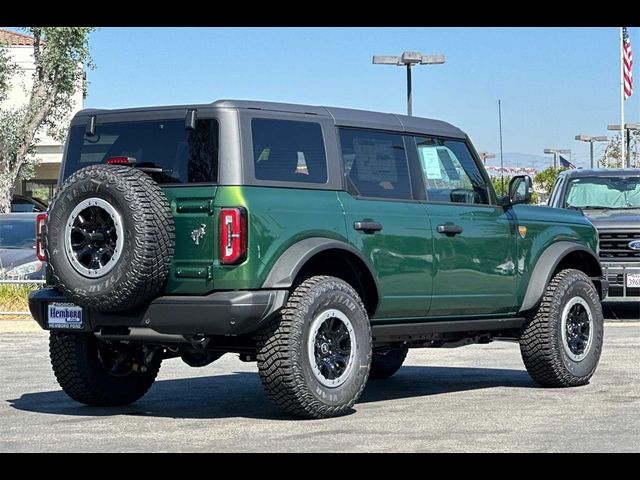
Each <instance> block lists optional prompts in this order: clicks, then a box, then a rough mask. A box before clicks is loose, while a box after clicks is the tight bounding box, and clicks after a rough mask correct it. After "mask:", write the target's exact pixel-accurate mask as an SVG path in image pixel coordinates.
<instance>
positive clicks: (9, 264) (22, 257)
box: [0, 248, 38, 271]
mask: <svg viewBox="0 0 640 480" xmlns="http://www.w3.org/2000/svg"><path fill="white" fill-rule="evenodd" d="M36 260H38V257H36V250H35V248H0V270H4V271H8V270H11V269H12V268H15V267H18V266H20V265H22V264H24V263H29V262H35V261H36Z"/></svg>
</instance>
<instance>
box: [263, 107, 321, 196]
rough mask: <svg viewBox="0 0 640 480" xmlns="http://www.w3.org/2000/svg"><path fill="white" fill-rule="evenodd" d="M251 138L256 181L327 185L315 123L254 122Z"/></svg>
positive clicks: (316, 124) (319, 128) (264, 119)
mask: <svg viewBox="0 0 640 480" xmlns="http://www.w3.org/2000/svg"><path fill="white" fill-rule="evenodd" d="M251 134H252V138H253V164H254V171H255V177H256V178H257V179H258V180H275V181H278V182H304V183H326V182H327V156H326V154H325V150H324V138H323V136H322V128H321V127H320V124H319V123H314V122H298V121H292V120H273V119H267V118H254V119H253V120H251Z"/></svg>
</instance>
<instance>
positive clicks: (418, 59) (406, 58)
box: [373, 52, 445, 116]
mask: <svg viewBox="0 0 640 480" xmlns="http://www.w3.org/2000/svg"><path fill="white" fill-rule="evenodd" d="M444 62H445V58H444V55H422V54H421V53H420V52H403V53H402V55H400V56H393V55H374V56H373V64H374V65H396V66H400V67H402V66H406V67H407V115H409V116H411V115H412V114H413V101H412V85H411V67H412V66H414V65H438V64H442V63H444Z"/></svg>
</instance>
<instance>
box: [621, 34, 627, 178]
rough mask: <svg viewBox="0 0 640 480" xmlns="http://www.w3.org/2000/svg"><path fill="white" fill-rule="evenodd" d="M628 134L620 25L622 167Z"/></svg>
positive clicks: (623, 166) (622, 43)
mask: <svg viewBox="0 0 640 480" xmlns="http://www.w3.org/2000/svg"><path fill="white" fill-rule="evenodd" d="M626 134H627V130H626V129H625V128H624V41H623V39H622V27H620V160H621V162H622V163H621V166H622V168H625V158H624V156H625V155H624V153H625V152H624V150H625V145H626V143H627V142H626V136H627V135H626Z"/></svg>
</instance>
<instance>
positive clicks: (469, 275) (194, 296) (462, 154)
mask: <svg viewBox="0 0 640 480" xmlns="http://www.w3.org/2000/svg"><path fill="white" fill-rule="evenodd" d="M531 191H532V189H531V180H530V178H529V177H526V176H520V177H516V178H514V179H513V180H512V182H511V184H510V185H509V195H508V196H506V197H505V198H497V197H496V194H495V192H494V189H493V187H492V184H491V181H490V180H489V177H488V176H487V173H486V171H485V170H484V168H483V166H482V162H481V161H480V160H479V157H478V154H477V152H476V151H475V149H474V148H473V146H472V144H471V142H470V141H469V138H468V137H467V135H466V134H465V133H464V132H462V131H461V130H459V129H458V128H456V127H454V126H452V125H450V124H448V123H445V122H441V121H437V120H428V119H423V118H416V117H406V116H402V115H393V114H386V113H376V112H368V111H359V110H348V109H342V108H329V107H318V106H306V105H289V104H280V103H268V102H252V101H228V100H223V101H217V102H215V103H212V104H205V105H186V106H180V107H177V106H168V107H157V108H137V109H123V110H84V111H81V112H79V113H78V114H77V115H76V116H75V117H74V118H73V120H72V122H71V126H70V131H69V138H68V140H67V144H66V147H65V152H64V162H63V167H62V173H61V175H60V188H59V190H58V192H57V194H56V196H55V198H54V199H53V200H52V202H51V204H50V207H49V210H48V213H47V214H46V215H45V214H42V215H41V216H40V217H39V218H38V222H37V235H38V244H37V251H38V255H39V256H40V257H41V258H42V259H46V260H47V262H48V266H47V282H48V288H44V289H41V290H39V291H36V292H34V293H32V294H31V295H30V298H29V306H30V308H31V312H32V314H33V316H34V318H35V319H36V321H37V322H38V323H39V324H40V326H41V327H42V328H43V329H46V330H49V331H50V353H51V363H52V365H53V371H54V372H55V375H56V378H57V379H58V382H59V383H60V385H61V386H62V389H63V390H64V391H65V392H66V393H67V394H68V395H69V396H70V397H71V398H73V399H74V400H76V401H78V402H81V403H84V404H87V405H102V406H110V405H124V404H128V403H131V402H134V401H136V400H137V399H139V398H140V397H141V396H142V395H144V394H145V392H146V391H147V390H148V389H149V388H150V387H151V384H152V383H153V381H154V379H155V378H156V375H157V374H158V370H159V369H160V363H161V362H162V361H163V360H165V359H168V358H172V357H180V358H182V360H183V361H184V362H186V363H187V364H188V365H190V366H193V367H201V366H204V365H207V364H209V363H211V362H214V361H215V360H217V359H218V358H220V357H221V356H222V355H224V354H225V353H229V352H233V353H237V354H239V355H240V358H241V359H242V360H244V361H257V365H258V371H259V375H260V378H261V380H262V383H263V385H264V388H265V390H266V392H267V395H268V396H269V398H270V399H271V400H272V401H273V402H274V403H275V404H276V405H277V406H278V407H280V408H281V409H283V410H284V411H285V412H287V413H289V414H293V415H297V416H302V417H315V418H318V417H330V416H336V415H341V414H344V413H346V412H348V411H349V410H350V409H351V408H352V406H353V405H354V403H355V402H356V400H357V399H358V397H359V396H360V394H361V393H362V390H363V389H364V386H365V384H366V382H367V380H368V379H369V378H374V379H382V378H385V377H389V376H391V375H393V374H394V373H395V372H396V371H397V370H398V369H399V368H400V366H401V365H402V362H403V361H404V359H405V357H406V355H407V350H408V349H409V348H415V347H453V346H462V345H467V344H471V343H488V342H491V341H492V340H507V341H516V342H519V343H520V348H521V351H522V357H523V360H524V364H525V366H526V368H527V370H528V372H529V373H530V374H531V376H532V377H533V379H534V380H535V381H536V382H538V383H539V384H541V385H544V386H551V387H567V386H577V385H584V384H586V383H587V382H588V381H589V379H590V378H591V376H592V375H593V373H594V371H595V369H596V366H597V364H598V360H599V357H600V352H601V349H602V338H603V316H602V309H601V305H600V302H601V300H602V298H603V297H604V296H605V295H606V294H607V283H606V281H603V279H602V270H601V267H600V264H599V262H598V253H597V249H598V237H597V234H596V230H595V228H594V227H593V226H592V225H591V223H590V222H589V221H588V220H587V219H586V218H585V217H584V216H583V215H582V214H581V213H580V212H575V211H564V210H559V209H553V208H547V207H536V206H529V205H526V203H527V202H528V201H529V199H530V196H531Z"/></svg>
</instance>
